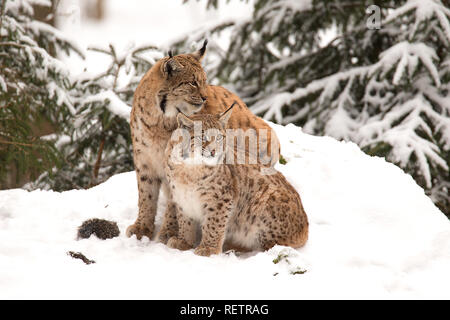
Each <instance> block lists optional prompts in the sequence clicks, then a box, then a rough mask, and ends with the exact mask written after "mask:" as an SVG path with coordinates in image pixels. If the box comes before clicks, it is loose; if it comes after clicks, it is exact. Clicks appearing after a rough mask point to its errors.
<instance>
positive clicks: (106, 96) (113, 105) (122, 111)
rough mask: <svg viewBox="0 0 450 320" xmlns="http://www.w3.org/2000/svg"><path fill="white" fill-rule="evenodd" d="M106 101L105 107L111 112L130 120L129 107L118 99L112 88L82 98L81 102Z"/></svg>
mask: <svg viewBox="0 0 450 320" xmlns="http://www.w3.org/2000/svg"><path fill="white" fill-rule="evenodd" d="M104 101H107V102H109V103H107V104H106V107H107V108H108V110H109V111H111V112H112V113H113V114H115V115H117V116H119V117H121V118H124V119H126V120H127V121H128V122H129V121H130V112H131V107H130V106H129V105H127V104H126V103H125V102H123V101H122V99H120V98H119V97H118V96H117V95H116V93H114V91H112V90H107V91H102V92H100V93H97V94H95V95H93V96H90V97H88V98H86V99H84V100H83V104H89V103H95V102H100V103H103V102H104Z"/></svg>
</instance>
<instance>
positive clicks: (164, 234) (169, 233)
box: [157, 228, 177, 244]
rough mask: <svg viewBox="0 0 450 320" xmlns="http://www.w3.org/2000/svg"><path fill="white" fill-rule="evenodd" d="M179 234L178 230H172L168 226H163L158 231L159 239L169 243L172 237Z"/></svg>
mask: <svg viewBox="0 0 450 320" xmlns="http://www.w3.org/2000/svg"><path fill="white" fill-rule="evenodd" d="M176 236H177V232H176V230H170V229H168V228H161V230H160V231H159V233H158V237H157V238H158V241H159V242H161V243H164V244H168V241H169V240H170V239H171V238H175V237H176Z"/></svg>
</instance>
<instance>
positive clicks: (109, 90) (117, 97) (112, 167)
mask: <svg viewBox="0 0 450 320" xmlns="http://www.w3.org/2000/svg"><path fill="white" fill-rule="evenodd" d="M91 50H94V51H97V52H100V53H103V54H105V58H106V59H109V60H110V65H109V67H108V68H107V69H106V70H105V71H104V72H101V73H99V74H95V75H93V74H89V73H85V74H83V75H82V76H81V77H79V78H78V79H76V78H74V77H72V79H73V84H72V90H71V91H70V95H71V97H72V99H73V101H74V108H75V110H76V112H75V114H74V116H73V117H72V119H71V120H72V121H71V124H68V129H67V130H66V132H65V134H63V135H60V136H58V138H57V141H58V147H59V150H60V152H61V153H62V154H63V158H64V161H63V164H62V166H61V167H60V168H54V170H53V172H52V174H49V173H44V174H43V175H42V176H41V177H40V178H39V179H38V181H36V182H35V183H33V184H31V185H29V187H30V188H36V187H39V188H42V189H52V190H57V191H62V190H68V189H82V188H88V187H92V186H94V185H97V184H98V183H101V182H103V181H105V180H106V179H108V178H109V177H110V176H112V175H114V174H117V173H121V172H125V171H131V170H133V169H134V166H133V153H132V148H131V134H130V125H129V120H130V111H131V105H132V100H133V94H134V90H135V89H136V87H137V85H138V83H139V81H140V80H141V78H142V76H143V75H144V74H145V72H147V70H148V69H150V68H151V66H152V65H153V64H154V63H155V58H161V57H162V54H161V53H160V52H159V51H158V50H157V48H156V47H155V46H151V45H149V46H142V47H137V48H136V47H129V48H126V49H125V50H124V52H122V53H117V51H116V49H115V48H114V46H112V45H110V46H109V48H107V49H103V48H91Z"/></svg>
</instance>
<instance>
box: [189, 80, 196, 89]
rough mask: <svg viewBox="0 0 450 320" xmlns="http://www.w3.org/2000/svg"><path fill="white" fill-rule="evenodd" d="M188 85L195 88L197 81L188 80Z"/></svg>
mask: <svg viewBox="0 0 450 320" xmlns="http://www.w3.org/2000/svg"><path fill="white" fill-rule="evenodd" d="M189 85H190V86H191V87H193V88H197V82H195V81H192V82H189Z"/></svg>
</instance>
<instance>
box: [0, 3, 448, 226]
mask: <svg viewBox="0 0 450 320" xmlns="http://www.w3.org/2000/svg"><path fill="white" fill-rule="evenodd" d="M0 1H1V2H0V3H1V4H0V10H1V13H0V14H1V16H0V189H9V188H15V187H23V186H24V187H26V188H28V189H34V188H42V189H53V190H57V191H62V190H68V189H74V188H89V187H92V186H94V185H97V184H98V183H101V182H103V181H105V180H106V179H107V178H109V177H110V176H112V175H114V174H116V173H120V172H124V171H130V170H133V161H132V152H131V141H130V131H129V125H128V120H129V110H130V107H131V104H132V98H133V92H134V89H135V88H136V86H137V84H138V82H139V80H140V79H141V77H142V76H143V74H144V73H145V72H146V71H147V70H148V69H149V68H150V67H151V66H152V65H153V63H154V62H155V61H156V60H158V59H159V58H161V57H163V56H164V55H165V54H166V52H167V51H168V50H169V49H175V51H176V52H179V53H181V52H185V51H191V50H193V49H195V48H197V47H198V45H200V44H201V42H202V41H203V39H205V38H208V39H209V41H210V42H209V46H208V54H207V57H206V61H205V62H204V66H205V69H206V70H207V74H208V78H209V82H211V83H214V84H220V85H223V86H226V87H227V88H229V89H230V90H232V91H234V92H236V93H237V94H238V95H239V96H240V97H241V98H242V99H243V100H244V101H245V102H246V103H247V104H248V106H249V107H250V108H251V110H253V112H255V113H256V114H258V115H260V116H262V117H264V118H265V119H267V120H271V121H274V122H276V123H280V124H287V123H294V124H296V125H299V126H301V127H302V128H303V130H304V131H305V132H307V133H311V134H314V135H327V136H332V137H334V138H336V139H338V140H345V141H353V142H355V143H356V144H358V145H359V146H360V148H361V149H362V150H363V151H364V152H366V153H367V154H369V155H374V156H380V157H384V158H386V160H387V161H390V162H392V163H394V164H396V165H398V166H399V167H401V168H402V169H403V170H404V171H405V172H407V173H409V174H410V175H411V176H412V177H413V178H414V180H415V181H416V182H417V183H418V184H419V185H420V186H422V187H423V188H424V189H425V192H426V193H427V194H428V195H429V196H430V197H431V199H432V200H433V202H434V203H435V204H436V205H437V206H438V207H439V208H440V209H441V210H442V211H443V212H444V213H445V214H446V215H447V216H448V217H450V170H449V167H450V92H449V91H450V53H449V47H450V1H448V0H442V1H441V0H409V1H407V0H402V1H400V0H387V1H363V0H354V1H339V0H329V1H324V0H252V1H250V0H249V1H239V0H234V1H219V0H205V1H201V0H200V1H195V0H184V1H183V0H180V1H163V0H161V1H138V0H134V1H120V0H60V1H58V0H53V1H50V0H6V1H5V0H0ZM373 5H375V6H373ZM378 22H379V23H378ZM386 183H389V181H386Z"/></svg>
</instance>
